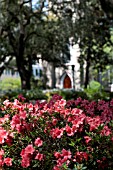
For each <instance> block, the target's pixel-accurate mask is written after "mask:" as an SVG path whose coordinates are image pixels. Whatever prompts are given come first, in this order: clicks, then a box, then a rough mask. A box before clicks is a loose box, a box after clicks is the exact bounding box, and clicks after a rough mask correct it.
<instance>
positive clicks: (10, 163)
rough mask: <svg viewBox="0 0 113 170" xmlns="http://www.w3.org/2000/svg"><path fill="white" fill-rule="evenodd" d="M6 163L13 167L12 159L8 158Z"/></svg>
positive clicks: (5, 160)
mask: <svg viewBox="0 0 113 170" xmlns="http://www.w3.org/2000/svg"><path fill="white" fill-rule="evenodd" d="M4 163H5V164H6V165H7V166H12V159H11V158H9V157H7V158H4Z"/></svg>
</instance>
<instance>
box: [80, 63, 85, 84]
mask: <svg viewBox="0 0 113 170" xmlns="http://www.w3.org/2000/svg"><path fill="white" fill-rule="evenodd" d="M83 85H84V63H83V61H82V62H80V86H81V87H82V86H83Z"/></svg>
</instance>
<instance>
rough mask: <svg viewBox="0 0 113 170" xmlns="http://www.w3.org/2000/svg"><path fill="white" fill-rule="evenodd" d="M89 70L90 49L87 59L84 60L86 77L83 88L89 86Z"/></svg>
mask: <svg viewBox="0 0 113 170" xmlns="http://www.w3.org/2000/svg"><path fill="white" fill-rule="evenodd" d="M89 69H90V47H88V53H87V59H86V76H85V85H84V86H85V88H87V86H88V84H89Z"/></svg>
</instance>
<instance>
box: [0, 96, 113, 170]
mask: <svg viewBox="0 0 113 170" xmlns="http://www.w3.org/2000/svg"><path fill="white" fill-rule="evenodd" d="M24 100H25V98H24V97H23V96H19V99H15V100H14V102H10V101H9V100H5V101H4V102H3V104H1V107H0V114H1V115H2V116H1V118H0V146H1V147H0V167H1V168H3V169H5V170H21V169H27V170H38V169H39V170H65V169H67V170H79V169H81V170H83V169H88V170H95V169H98V170H99V169H100V170H102V169H105V170H107V169H108V170H112V169H113V100H111V101H109V102H105V101H103V100H100V101H99V102H95V101H92V102H89V101H88V100H83V99H81V98H77V99H76V100H70V101H66V100H64V99H62V97H61V96H58V95H54V96H53V98H52V99H51V100H50V101H49V102H39V101H37V102H36V103H35V104H31V103H26V102H25V101H24Z"/></svg>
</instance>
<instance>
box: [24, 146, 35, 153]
mask: <svg viewBox="0 0 113 170" xmlns="http://www.w3.org/2000/svg"><path fill="white" fill-rule="evenodd" d="M34 151H35V149H34V148H33V145H32V144H30V145H28V146H27V147H26V148H25V153H26V154H33V153H34Z"/></svg>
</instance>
